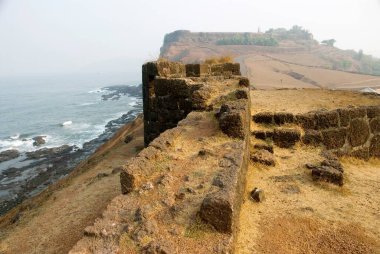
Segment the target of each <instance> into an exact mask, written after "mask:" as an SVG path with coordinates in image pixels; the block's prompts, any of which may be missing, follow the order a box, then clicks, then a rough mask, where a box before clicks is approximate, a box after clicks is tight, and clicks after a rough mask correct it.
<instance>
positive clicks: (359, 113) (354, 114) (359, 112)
mask: <svg viewBox="0 0 380 254" xmlns="http://www.w3.org/2000/svg"><path fill="white" fill-rule="evenodd" d="M348 111H349V115H350V119H351V120H352V119H355V118H363V117H366V115H367V109H366V107H358V108H348Z"/></svg>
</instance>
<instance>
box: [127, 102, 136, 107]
mask: <svg viewBox="0 0 380 254" xmlns="http://www.w3.org/2000/svg"><path fill="white" fill-rule="evenodd" d="M128 105H129V106H131V107H134V106H136V105H137V102H136V101H132V102H130V103H128Z"/></svg>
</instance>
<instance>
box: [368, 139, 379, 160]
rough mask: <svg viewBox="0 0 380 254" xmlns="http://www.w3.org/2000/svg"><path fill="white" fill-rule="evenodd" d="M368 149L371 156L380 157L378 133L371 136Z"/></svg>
mask: <svg viewBox="0 0 380 254" xmlns="http://www.w3.org/2000/svg"><path fill="white" fill-rule="evenodd" d="M369 151H370V155H371V156H374V157H380V135H375V136H374V137H373V138H372V140H371V145H370V147H369Z"/></svg>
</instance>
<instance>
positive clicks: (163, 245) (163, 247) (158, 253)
mask: <svg viewBox="0 0 380 254" xmlns="http://www.w3.org/2000/svg"><path fill="white" fill-rule="evenodd" d="M174 245H175V244H174V243H168V242H163V241H161V242H157V241H152V242H150V243H149V244H148V245H146V246H145V247H143V248H142V252H141V253H144V254H171V253H177V250H176V249H175V248H174Z"/></svg>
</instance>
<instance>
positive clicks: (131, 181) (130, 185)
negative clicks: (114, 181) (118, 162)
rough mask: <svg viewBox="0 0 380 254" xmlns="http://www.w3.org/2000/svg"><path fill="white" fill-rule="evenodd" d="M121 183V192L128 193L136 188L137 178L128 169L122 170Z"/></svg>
mask: <svg viewBox="0 0 380 254" xmlns="http://www.w3.org/2000/svg"><path fill="white" fill-rule="evenodd" d="M120 185H121V193H123V194H128V193H130V192H132V191H133V190H134V189H135V188H136V178H135V176H134V175H133V174H132V173H131V172H128V170H122V171H121V172H120Z"/></svg>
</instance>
